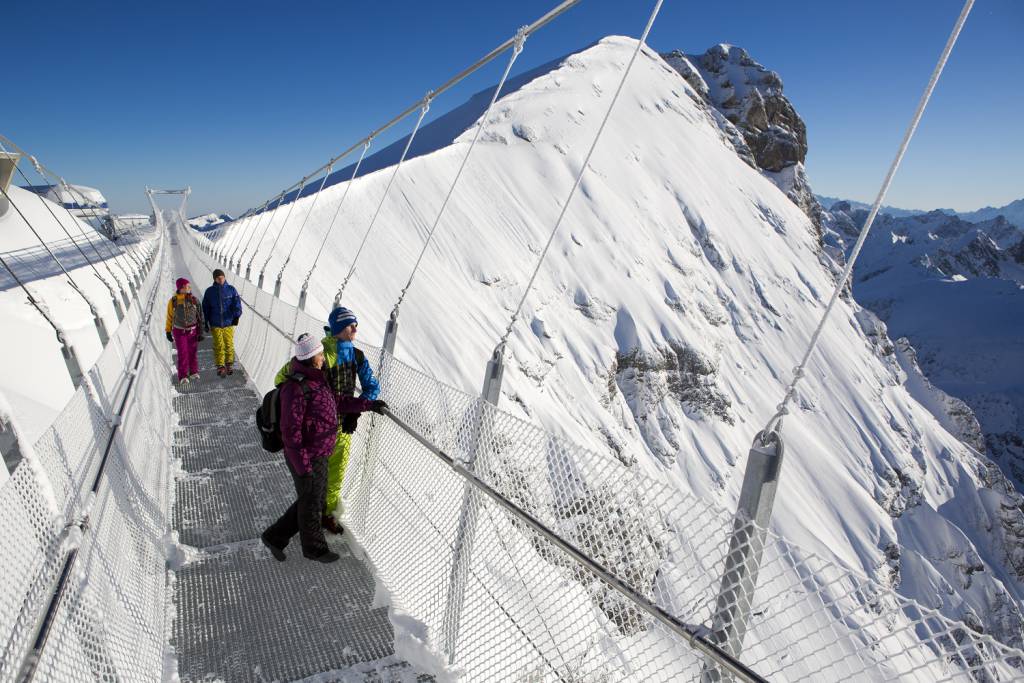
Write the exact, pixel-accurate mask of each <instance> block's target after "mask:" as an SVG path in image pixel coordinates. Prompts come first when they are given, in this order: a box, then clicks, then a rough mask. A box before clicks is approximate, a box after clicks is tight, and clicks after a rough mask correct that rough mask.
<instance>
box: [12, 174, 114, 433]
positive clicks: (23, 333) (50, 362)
mask: <svg viewBox="0 0 1024 683" xmlns="http://www.w3.org/2000/svg"><path fill="white" fill-rule="evenodd" d="M8 194H9V195H10V197H11V202H12V204H13V207H12V208H11V209H10V210H9V211H7V212H6V213H5V214H4V215H3V216H0V253H3V254H4V255H5V256H6V259H5V260H8V261H9V263H10V264H11V266H12V267H13V268H14V270H15V273H16V274H18V275H19V277H23V278H26V277H27V278H28V279H29V281H28V282H27V286H28V289H29V290H30V291H31V292H32V295H33V296H34V297H35V298H37V299H38V300H40V301H41V302H42V303H43V305H44V306H45V307H46V309H47V310H48V311H49V312H50V313H51V314H52V316H53V318H54V320H56V321H57V324H58V325H59V326H60V327H61V328H62V329H63V330H64V332H65V333H66V334H67V338H68V339H69V341H70V342H71V345H72V346H73V347H74V349H75V351H76V353H77V354H78V357H79V361H80V362H81V365H82V369H83V370H87V369H88V368H89V367H91V366H92V364H93V362H94V361H95V360H96V359H97V358H98V357H99V355H100V351H101V350H102V347H101V346H100V339H99V335H98V334H97V330H96V326H95V324H94V322H93V317H92V314H91V312H90V310H89V306H88V304H87V303H86V302H85V301H84V300H83V299H82V297H81V296H79V295H78V294H77V293H76V292H75V291H74V290H73V289H72V288H71V286H70V285H69V284H68V282H67V279H66V278H65V277H64V276H63V275H61V274H59V272H57V271H53V270H52V269H50V270H49V271H47V272H50V273H53V272H57V274H56V275H51V276H50V277H45V278H43V279H33V278H32V277H31V275H32V273H31V272H26V271H25V270H24V269H22V268H19V264H20V261H19V260H17V259H12V258H11V256H12V253H15V252H17V251H18V250H25V249H28V248H32V247H37V248H38V251H39V257H40V258H41V259H43V260H45V261H49V257H48V256H46V255H45V251H43V250H42V247H40V246H39V240H38V239H37V237H36V236H35V235H33V234H32V231H31V230H30V229H29V227H28V225H26V222H25V220H23V219H22V216H21V214H19V213H18V210H19V209H20V211H21V213H22V214H24V217H25V219H27V221H28V222H29V223H30V224H31V225H32V226H33V227H34V228H35V229H36V231H37V232H38V233H39V236H40V237H41V238H42V239H43V241H45V242H47V243H55V242H61V241H65V242H66V241H67V235H66V234H65V233H64V232H63V231H62V230H61V228H60V225H58V224H57V222H56V221H55V220H54V216H53V215H51V214H50V212H49V211H48V210H47V207H49V209H50V210H52V211H53V214H55V215H56V216H57V217H58V219H59V220H60V221H61V222H62V223H63V225H64V226H65V227H67V229H68V230H69V232H70V233H71V235H72V236H74V237H76V238H81V235H82V232H81V231H82V230H84V231H85V233H86V234H87V235H90V236H91V239H93V240H95V241H97V242H99V241H101V240H105V238H104V237H103V236H102V235H101V234H99V233H97V231H96V229H95V228H94V227H92V226H91V225H89V224H86V223H84V222H82V221H78V220H77V219H76V221H77V222H76V223H75V224H74V225H73V224H72V222H71V221H72V219H71V217H69V216H68V214H67V212H66V211H64V209H62V208H60V207H59V206H58V205H56V204H54V203H52V202H50V201H49V200H48V199H44V198H42V197H40V196H39V195H36V194H34V193H32V192H29V191H27V190H24V189H21V188H19V187H14V186H11V187H10V188H9V189H8ZM44 203H45V204H44ZM82 239H84V238H82ZM82 244H83V247H84V241H83V243H82ZM110 248H112V249H114V250H116V252H117V253H119V254H120V253H122V247H121V246H115V245H111V247H110ZM60 253H67V254H69V256H70V258H69V259H68V260H67V261H66V267H67V268H68V269H69V272H70V273H71V276H72V277H73V278H74V280H75V282H76V283H77V284H78V286H79V287H80V288H81V289H82V291H83V292H84V293H85V295H86V297H88V299H89V300H90V301H91V302H92V303H93V305H94V306H95V307H96V310H97V312H98V314H99V316H100V317H101V318H102V319H103V321H104V323H105V324H106V327H107V331H108V333H110V334H111V335H113V332H114V330H115V329H117V325H118V320H117V315H116V313H115V311H114V305H113V303H112V302H111V299H110V293H109V291H108V290H107V288H106V286H104V284H103V283H102V281H101V280H100V279H98V278H97V277H96V276H95V274H94V273H93V272H92V269H91V268H90V267H89V266H88V265H87V264H86V262H85V260H84V259H82V258H81V257H80V255H79V254H78V253H77V251H75V250H74V247H73V246H71V247H70V248H68V247H67V246H66V245H65V246H63V247H62V248H61V249H60ZM86 253H87V254H88V255H89V257H90V259H92V258H93V254H92V253H91V251H90V250H86ZM115 260H116V261H123V262H124V263H123V266H124V268H126V269H129V270H128V272H131V270H130V269H131V268H132V267H133V266H132V264H131V262H130V261H126V260H125V257H123V256H122V257H118V258H117V259H114V258H111V259H108V261H109V263H110V265H111V268H112V270H113V272H114V277H115V278H117V280H118V282H120V283H121V284H122V286H123V287H124V289H125V290H126V291H127V290H128V285H127V279H128V278H127V275H126V273H125V271H124V270H122V269H121V268H119V267H118V266H117V265H116V264H115V263H114V261H115ZM72 264H75V265H76V266H78V267H75V268H72ZM100 272H101V274H102V275H103V277H105V278H107V279H108V280H110V276H109V275H108V273H107V271H106V269H105V268H103V267H102V266H101V267H100ZM121 305H122V307H123V305H124V304H123V302H122V304H121ZM0 318H2V319H3V321H4V324H3V327H4V331H5V332H4V334H0V393H2V395H3V397H5V398H6V400H7V402H8V403H9V404H10V405H11V406H12V408H11V412H12V414H13V416H14V419H15V424H16V425H17V426H18V427H19V430H20V433H21V435H22V438H24V439H26V440H27V441H28V442H29V443H33V442H34V441H35V440H36V438H37V437H38V436H39V435H40V434H41V433H42V432H43V431H44V430H45V429H46V428H47V427H48V426H49V425H50V423H51V422H52V421H53V419H54V418H55V417H56V416H57V415H58V414H59V413H60V411H61V410H62V409H63V408H64V405H65V403H67V401H68V399H70V398H71V396H72V394H73V393H74V387H73V386H72V384H71V379H70V376H69V375H68V372H67V368H66V366H65V364H64V360H63V356H62V355H61V347H60V344H59V343H58V341H57V339H56V335H55V333H54V331H53V328H52V327H50V325H49V324H48V323H47V322H46V321H45V320H44V319H43V317H42V316H41V315H40V314H39V312H38V311H37V310H36V309H35V308H33V307H32V306H31V305H29V303H28V299H27V297H26V296H25V293H24V292H23V291H22V289H21V288H20V287H18V286H17V284H16V283H15V282H14V280H13V278H12V277H11V276H10V275H9V274H8V273H7V271H6V270H3V269H2V268H0Z"/></svg>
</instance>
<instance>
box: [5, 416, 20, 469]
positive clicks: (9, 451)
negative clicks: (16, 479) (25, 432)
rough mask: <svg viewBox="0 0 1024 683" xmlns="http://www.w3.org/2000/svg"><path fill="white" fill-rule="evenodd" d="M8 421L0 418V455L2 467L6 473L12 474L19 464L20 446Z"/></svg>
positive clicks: (12, 426)
mask: <svg viewBox="0 0 1024 683" xmlns="http://www.w3.org/2000/svg"><path fill="white" fill-rule="evenodd" d="M9 419H13V418H4V417H0V455H3V458H4V465H6V466H7V472H8V473H9V474H14V468H15V467H17V466H18V463H19V462H21V457H22V456H21V446H20V445H19V443H18V433H17V432H16V431H14V425H13V424H12V423H11V422H9V421H8V420H9Z"/></svg>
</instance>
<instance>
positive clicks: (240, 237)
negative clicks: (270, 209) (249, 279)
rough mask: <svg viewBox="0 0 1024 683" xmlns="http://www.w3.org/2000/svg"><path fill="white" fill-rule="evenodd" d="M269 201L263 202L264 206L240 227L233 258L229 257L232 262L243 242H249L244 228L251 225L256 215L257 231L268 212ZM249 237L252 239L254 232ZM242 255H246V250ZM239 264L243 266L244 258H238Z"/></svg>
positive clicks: (255, 227)
mask: <svg viewBox="0 0 1024 683" xmlns="http://www.w3.org/2000/svg"><path fill="white" fill-rule="evenodd" d="M269 203H270V202H264V203H263V208H261V209H260V210H259V211H256V212H255V213H253V215H252V216H250V217H249V220H248V221H247V222H246V224H245V225H244V226H243V227H240V228H239V234H238V237H237V238H236V239H235V247H234V249H233V250H232V252H231V258H229V259H228V260H229V261H230V262H234V260H235V256H236V255H238V250H239V249H241V248H242V244H243V242H244V243H246V244H248V242H247V241H246V239H245V234H246V233H245V232H244V230H245V229H246V228H248V227H249V223H251V222H252V219H253V218H254V217H255V218H256V222H255V226H254V228H253V230H254V231H255V230H256V229H258V228H259V225H260V222H261V221H262V220H263V214H264V213H266V210H267V204H269ZM249 239H250V240H251V239H252V234H251V233H250V234H249ZM246 248H248V247H246ZM242 257H243V258H244V257H245V250H243V251H242ZM238 265H239V267H241V265H242V259H241V258H239V259H238Z"/></svg>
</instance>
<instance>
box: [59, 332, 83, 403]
mask: <svg viewBox="0 0 1024 683" xmlns="http://www.w3.org/2000/svg"><path fill="white" fill-rule="evenodd" d="M57 341H59V342H60V353H61V355H62V356H64V365H65V366H67V369H68V375H70V376H71V384H72V385H74V387H75V389H78V387H79V386H81V384H82V364H81V363H79V362H78V354H77V353H75V347H73V346H72V345H71V343H70V342H69V341H68V340H67V339H66V338H65V337H64V333H63V332H61V333H58V334H57Z"/></svg>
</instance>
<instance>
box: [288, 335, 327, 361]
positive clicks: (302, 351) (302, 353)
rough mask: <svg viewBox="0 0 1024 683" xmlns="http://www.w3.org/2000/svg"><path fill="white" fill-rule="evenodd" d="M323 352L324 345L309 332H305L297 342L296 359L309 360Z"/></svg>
mask: <svg viewBox="0 0 1024 683" xmlns="http://www.w3.org/2000/svg"><path fill="white" fill-rule="evenodd" d="M323 351H324V345H323V344H321V343H320V340H319V339H317V338H316V337H314V336H313V335H311V334H309V333H308V332H303V333H302V334H300V335H299V338H298V339H296V340H295V357H296V358H297V359H298V360H308V359H310V358H312V357H313V356H315V355H316V354H318V353H323Z"/></svg>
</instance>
